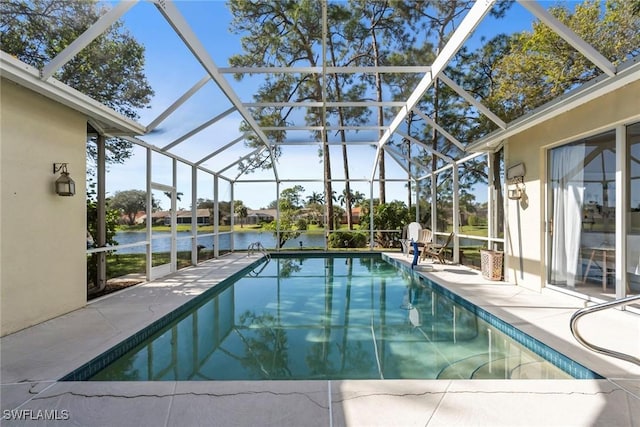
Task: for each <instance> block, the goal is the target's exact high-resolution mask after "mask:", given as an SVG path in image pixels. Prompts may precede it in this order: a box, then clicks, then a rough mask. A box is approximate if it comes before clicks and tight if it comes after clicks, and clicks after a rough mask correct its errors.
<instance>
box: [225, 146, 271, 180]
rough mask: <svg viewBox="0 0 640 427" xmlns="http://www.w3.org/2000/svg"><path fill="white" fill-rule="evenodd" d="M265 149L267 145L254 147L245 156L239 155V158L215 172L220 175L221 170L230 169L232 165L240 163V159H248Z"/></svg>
mask: <svg viewBox="0 0 640 427" xmlns="http://www.w3.org/2000/svg"><path fill="white" fill-rule="evenodd" d="M266 149H267V147H264V146H263V147H259V148H256V149H255V150H253V151H252V152H250V153H249V154H247V155H245V156H242V157H240V158H239V159H238V160H236V161H235V162H233V163H230V164H228V165H227V166H226V167H224V168H223V169H220V170H219V171H218V172H217V173H218V175H221V174H222V172H224V171H226V170H228V169H230V168H231V167H232V166H235V165H237V164H238V163H240V162H241V161H243V160H246V159H248V158H249V157H251V156H253V155H254V154H255V155H256V156H257V155H260V154H261V153H262V152H263V151H264V150H266Z"/></svg>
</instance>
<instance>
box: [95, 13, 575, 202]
mask: <svg viewBox="0 0 640 427" xmlns="http://www.w3.org/2000/svg"><path fill="white" fill-rule="evenodd" d="M572 3H575V2H572ZM176 4H177V6H178V8H179V9H180V11H181V12H182V14H183V15H184V16H185V18H186V19H187V21H188V22H189V24H190V26H191V27H192V29H193V31H194V32H195V33H196V35H198V37H199V38H200V40H201V41H202V42H203V44H204V45H205V47H206V48H207V49H208V52H209V54H210V55H211V57H212V59H213V61H214V62H215V63H216V64H217V65H218V66H220V67H224V66H227V65H228V62H227V58H229V56H231V55H233V54H236V53H241V45H240V40H239V36H237V35H233V34H231V33H230V32H229V30H228V29H229V23H230V21H231V15H230V14H229V12H228V10H227V8H226V5H225V2H223V1H178V2H177V3H176ZM543 4H544V5H545V7H546V6H549V5H551V4H555V2H554V3H551V2H543ZM124 21H125V24H126V27H127V28H128V29H129V31H130V32H131V33H132V34H133V35H134V37H135V38H136V39H137V40H138V41H139V42H140V43H142V44H143V45H144V46H145V47H146V67H145V70H146V74H147V77H148V80H149V82H150V83H151V85H152V87H153V88H154V90H155V97H154V98H153V100H152V103H151V108H149V109H147V110H144V111H141V112H140V114H141V119H140V122H141V123H143V124H148V123H149V122H151V121H152V120H153V119H154V118H155V117H156V116H157V115H158V114H160V113H161V112H162V111H164V110H165V109H166V108H167V107H168V106H169V105H170V104H171V103H173V102H174V101H175V100H176V99H177V98H178V97H179V96H180V95H182V94H183V93H184V92H185V91H187V90H188V89H189V88H190V87H191V86H192V85H193V84H195V83H196V82H197V81H198V80H200V79H201V78H202V77H203V76H205V71H204V69H203V68H202V66H201V65H200V64H199V63H198V62H197V61H196V60H195V59H194V58H193V56H192V55H191V54H190V52H188V50H187V49H186V47H185V45H184V43H183V42H182V40H180V39H179V38H178V37H177V36H176V34H175V33H174V32H173V31H172V29H171V28H170V26H169V25H168V24H167V22H166V21H165V19H164V18H163V17H162V15H161V14H160V13H159V12H158V11H157V9H156V8H155V6H154V5H153V4H150V3H147V2H139V3H138V4H137V5H136V6H134V7H133V8H132V9H131V10H130V11H129V12H128V13H127V14H126V15H125V17H124ZM531 22H532V17H531V15H530V14H529V13H528V12H527V11H526V10H524V9H523V8H522V7H521V6H520V5H518V4H515V5H514V6H513V7H512V8H511V10H510V11H509V15H508V19H505V20H500V21H497V22H496V21H495V20H494V19H492V18H487V19H485V21H483V22H482V23H481V24H480V26H479V28H478V29H477V31H476V33H475V34H474V35H473V36H472V38H471V39H470V40H469V41H468V42H467V46H469V47H474V46H478V45H479V43H480V37H481V36H486V37H487V38H490V37H491V36H493V35H495V34H497V31H500V32H513V31H517V30H521V29H528V28H531ZM228 81H229V83H230V84H231V85H232V87H233V88H234V89H235V90H236V92H237V93H238V95H239V97H240V98H241V100H243V101H247V102H248V101H251V100H252V94H253V93H254V91H255V89H256V88H257V84H256V83H255V82H252V81H242V82H236V81H235V80H233V78H232V77H231V76H228ZM229 106H230V104H229V102H228V101H227V100H226V98H225V97H224V95H223V94H222V93H221V92H220V90H219V89H218V88H217V86H216V85H214V84H212V83H209V84H207V85H206V86H205V87H204V88H203V89H201V90H200V91H199V92H198V93H197V94H196V95H195V96H194V97H193V98H192V99H190V100H189V102H188V103H187V104H186V105H185V106H184V107H182V108H180V109H179V110H177V111H176V112H175V113H174V114H173V115H172V116H171V117H170V118H168V119H167V120H166V121H165V122H163V123H161V124H160V126H159V128H158V129H157V132H155V133H153V134H152V135H148V136H146V137H144V138H143V139H144V140H145V141H147V142H150V143H152V144H155V145H158V146H161V147H162V146H164V145H166V144H168V143H169V142H171V141H173V140H174V139H175V138H177V137H179V136H181V135H183V134H184V133H185V132H187V131H188V130H190V129H192V128H194V127H196V126H198V125H200V124H202V123H203V122H205V121H206V120H209V119H211V118H212V117H214V116H216V115H217V114H219V113H221V112H222V111H224V110H226V109H227V108H229ZM239 123H240V116H239V114H231V115H229V116H227V117H226V118H225V119H222V120H221V121H220V122H218V123H216V125H215V126H212V127H211V128H209V129H207V130H205V131H203V132H201V133H200V134H198V135H197V136H195V137H193V138H192V139H190V140H189V141H188V142H184V143H182V144H180V145H178V146H177V147H176V148H175V149H174V150H173V152H174V153H176V154H178V155H180V156H183V157H185V158H188V159H190V160H193V159H200V158H202V157H203V156H205V155H206V154H208V153H210V152H211V151H212V150H214V149H216V148H217V147H220V146H222V145H224V144H226V143H228V142H230V141H232V140H234V139H235V138H237V137H238V136H239V132H238V126H239ZM335 150H336V152H337V150H339V148H337V147H336V148H335ZM350 150H351V151H350V161H351V162H357V161H359V163H358V164H357V167H354V171H355V173H352V175H351V178H352V179H353V178H355V179H368V178H369V177H370V176H371V172H372V164H373V157H374V154H375V150H374V149H373V148H370V147H368V146H361V147H357V148H351V149H350ZM316 151H317V149H316V148H315V147H298V146H285V147H283V152H284V154H283V157H282V159H281V161H280V163H279V165H278V171H279V178H281V179H293V178H300V179H318V178H321V177H322V176H323V175H322V164H321V163H320V159H319V157H316V156H315V153H316ZM310 152H311V153H310ZM247 153H248V150H247V149H246V148H244V146H243V144H242V143H239V144H236V145H235V146H234V147H233V148H232V149H229V150H227V151H225V152H224V153H222V154H221V155H220V156H216V157H215V158H214V159H213V160H212V161H208V162H206V163H205V164H204V165H205V166H206V167H208V168H210V169H212V170H214V171H218V170H220V169H221V168H223V167H224V166H226V165H227V164H229V163H230V162H233V161H235V160H236V159H238V158H239V157H241V156H244V155H245V154H247ZM356 159H358V160H356ZM144 161H145V157H144V154H143V150H139V149H137V150H136V154H135V155H134V157H133V158H132V159H131V160H130V161H128V162H127V164H126V165H124V166H111V167H110V169H109V170H110V172H109V174H108V180H107V191H108V192H109V193H110V194H113V193H114V192H115V191H119V190H127V189H131V188H132V182H139V185H138V187H140V186H143V185H144V184H143V183H144V164H145V163H144ZM332 163H333V164H332V169H333V170H334V172H335V173H334V177H341V176H342V171H341V167H342V166H341V161H340V159H339V158H338V157H337V156H334V160H333V162H332ZM164 164H165V165H168V163H166V162H164ZM386 164H387V177H388V178H404V177H406V174H405V172H404V171H403V170H402V169H401V168H399V167H398V166H397V165H396V164H395V163H394V162H393V160H391V159H388V161H387V162H386ZM166 169H167V168H166V166H165V167H163V168H159V169H158V170H156V171H155V172H154V177H153V180H154V181H157V182H162V183H166V184H170V175H169V173H168V171H167V170H166ZM181 170H183V169H181ZM185 170H186V169H185ZM182 175H183V174H182V173H181V174H179V178H178V180H179V181H178V191H182V190H181V188H182V189H184V191H182V192H183V193H185V194H184V197H183V201H182V202H181V203H179V206H181V207H184V208H188V207H189V206H190V200H191V195H190V192H188V190H187V187H188V185H189V183H190V180H191V176H190V174H188V173H187V174H186V175H185V176H182ZM228 175H229V176H231V177H235V176H236V173H235V172H231V173H229V174H228ZM243 178H246V179H260V178H267V179H271V178H273V173H272V172H257V173H254V174H251V175H248V176H245V177H243ZM299 184H300V185H302V186H304V187H305V188H306V189H307V191H306V193H305V196H307V195H309V194H311V192H312V191H316V192H322V184H321V183H309V182H300V183H299ZM293 185H295V183H282V184H281V187H280V190H282V189H284V188H287V187H290V186H293ZM335 186H336V188H337V189H338V193H339V192H341V188H342V184H335ZM221 187H222V188H221V189H222V193H223V194H222V197H223V198H225V197H230V195H229V194H228V195H227V196H225V195H224V192H225V190H226V191H227V193H229V191H228V189H227V187H228V186H226V185H222V186H221ZM352 187H354V188H355V190H358V191H360V192H363V193H364V194H365V195H366V196H367V197H368V195H369V184H368V183H354V184H353V185H352ZM377 191H378V190H377V185H376V186H375V188H374V197H377ZM198 197H202V198H211V197H212V195H210V194H209V191H208V189H204V190H202V191H201V190H199V191H198ZM235 198H236V199H240V200H243V201H244V202H245V204H246V205H247V206H249V207H251V208H254V209H256V208H260V207H263V206H266V205H267V204H268V203H269V202H270V201H272V200H274V199H275V198H276V193H275V186H273V185H262V184H261V185H257V184H240V185H236V192H235ZM387 198H388V199H389V200H393V199H399V200H403V201H406V190H405V189H404V184H400V183H389V184H388V185H387ZM478 199H479V200H484V199H485V197H484V194H479V195H478Z"/></svg>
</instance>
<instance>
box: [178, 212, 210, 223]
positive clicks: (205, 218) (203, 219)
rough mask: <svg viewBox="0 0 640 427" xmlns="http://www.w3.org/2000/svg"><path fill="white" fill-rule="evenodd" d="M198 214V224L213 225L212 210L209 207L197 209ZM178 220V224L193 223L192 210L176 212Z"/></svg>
mask: <svg viewBox="0 0 640 427" xmlns="http://www.w3.org/2000/svg"><path fill="white" fill-rule="evenodd" d="M196 215H197V218H196V224H198V225H211V223H212V222H211V212H210V211H209V209H197V210H196ZM176 221H177V223H178V224H191V211H184V210H182V211H178V212H177V213H176Z"/></svg>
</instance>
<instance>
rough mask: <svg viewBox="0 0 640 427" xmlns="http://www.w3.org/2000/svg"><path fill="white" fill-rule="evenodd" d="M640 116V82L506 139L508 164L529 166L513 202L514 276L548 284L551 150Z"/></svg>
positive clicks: (510, 253)
mask: <svg viewBox="0 0 640 427" xmlns="http://www.w3.org/2000/svg"><path fill="white" fill-rule="evenodd" d="M638 120H640V82H638V81H636V82H634V83H631V84H629V85H627V86H624V87H622V88H620V89H618V90H616V91H614V92H612V93H609V94H607V95H605V96H602V97H600V98H598V99H595V100H593V101H591V102H589V103H587V104H584V105H582V106H580V107H578V108H575V109H573V110H570V111H567V112H566V113H564V114H561V115H560V116H557V117H555V118H553V119H551V120H548V121H546V122H543V123H541V124H539V125H537V126H534V127H533V128H530V129H528V130H526V131H524V132H522V133H519V134H518V135H514V136H512V137H510V138H509V139H508V141H505V165H506V167H509V166H511V165H514V164H516V163H520V162H523V163H524V164H525V166H526V176H525V178H524V181H525V185H526V194H525V196H524V197H523V198H522V199H521V200H520V201H515V200H507V210H506V218H507V219H506V221H507V239H508V241H507V242H506V245H505V248H506V250H507V253H506V256H507V257H508V260H507V262H508V264H507V265H508V272H507V274H508V276H507V277H508V279H509V280H511V281H515V282H516V283H517V284H518V285H520V286H524V287H527V288H530V289H534V290H541V289H542V288H543V287H544V285H545V282H546V248H545V245H546V240H545V239H546V235H545V210H546V186H547V179H546V176H547V169H546V168H547V164H546V163H547V162H546V158H547V150H548V149H550V148H552V147H555V146H558V145H562V144H566V143H569V142H572V141H575V140H577V139H580V138H583V137H585V136H590V135H595V134H598V133H601V132H605V131H607V130H612V129H614V128H615V126H617V125H619V124H631V123H633V122H637V121H638ZM510 188H513V187H512V186H510Z"/></svg>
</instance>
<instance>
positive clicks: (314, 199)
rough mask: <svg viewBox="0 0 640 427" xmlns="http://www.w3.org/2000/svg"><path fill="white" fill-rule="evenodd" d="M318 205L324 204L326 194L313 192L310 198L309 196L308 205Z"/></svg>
mask: <svg viewBox="0 0 640 427" xmlns="http://www.w3.org/2000/svg"><path fill="white" fill-rule="evenodd" d="M314 203H315V204H318V205H321V204H323V203H324V194H322V193H317V192H315V191H314V192H313V193H311V195H310V196H307V205H311V204H314Z"/></svg>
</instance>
